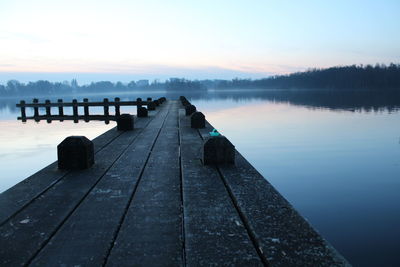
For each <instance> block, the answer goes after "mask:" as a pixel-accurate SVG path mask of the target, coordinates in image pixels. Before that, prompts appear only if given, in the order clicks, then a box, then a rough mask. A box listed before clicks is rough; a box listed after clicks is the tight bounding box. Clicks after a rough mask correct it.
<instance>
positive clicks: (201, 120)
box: [190, 111, 206, 128]
mask: <svg viewBox="0 0 400 267" xmlns="http://www.w3.org/2000/svg"><path fill="white" fill-rule="evenodd" d="M190 126H191V127H192V128H204V127H206V118H205V116H204V114H203V113H201V112H198V111H196V112H194V113H193V114H192V115H191V116H190Z"/></svg>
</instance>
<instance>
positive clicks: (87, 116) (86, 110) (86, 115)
mask: <svg viewBox="0 0 400 267" xmlns="http://www.w3.org/2000/svg"><path fill="white" fill-rule="evenodd" d="M83 102H84V103H85V105H84V106H83V113H84V115H85V122H89V104H88V102H89V99H87V98H84V99H83Z"/></svg>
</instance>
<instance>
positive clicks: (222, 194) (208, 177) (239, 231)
mask: <svg viewBox="0 0 400 267" xmlns="http://www.w3.org/2000/svg"><path fill="white" fill-rule="evenodd" d="M179 132H180V145H181V164H182V166H181V169H182V179H183V181H182V184H183V204H184V229H185V253H186V264H187V265H189V266H199V265H200V266H202V265H207V266H208V265H214V266H216V265H228V266H229V265H231V266H232V265H235V266H262V265H263V262H262V260H261V259H260V257H259V255H258V254H257V251H256V249H255V248H254V246H253V243H252V241H251V239H250V238H249V236H248V234H247V231H246V229H245V227H244V225H243V222H242V221H241V219H240V217H239V215H238V213H237V211H236V209H235V207H234V206H233V204H232V202H231V200H230V198H229V195H228V192H227V191H226V188H225V186H224V184H223V183H222V181H221V178H220V177H219V174H218V172H217V170H216V169H215V167H211V166H203V165H202V163H201V161H200V155H199V153H200V149H201V147H202V144H203V142H202V139H201V138H200V135H199V134H198V131H197V130H196V129H192V128H190V121H189V117H186V116H185V115H184V111H183V110H182V112H180V127H179Z"/></svg>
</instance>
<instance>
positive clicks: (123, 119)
mask: <svg viewBox="0 0 400 267" xmlns="http://www.w3.org/2000/svg"><path fill="white" fill-rule="evenodd" d="M133 125H134V119H133V116H132V115H130V114H121V115H120V116H119V117H118V118H117V129H118V131H131V130H133Z"/></svg>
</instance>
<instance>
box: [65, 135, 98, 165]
mask: <svg viewBox="0 0 400 267" xmlns="http://www.w3.org/2000/svg"><path fill="white" fill-rule="evenodd" d="M57 156H58V168H59V169H63V170H82V169H87V168H89V167H90V166H92V165H93V163H94V146H93V142H92V141H90V140H89V139H87V138H86V137H85V136H69V137H67V138H65V139H64V141H62V142H61V143H60V144H59V145H58V146H57Z"/></svg>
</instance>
